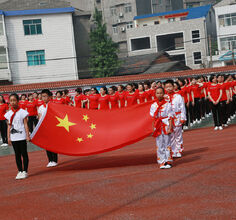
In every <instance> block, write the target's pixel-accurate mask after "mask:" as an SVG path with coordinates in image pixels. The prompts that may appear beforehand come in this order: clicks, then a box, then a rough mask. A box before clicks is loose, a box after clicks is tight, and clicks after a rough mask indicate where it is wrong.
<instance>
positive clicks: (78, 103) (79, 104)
mask: <svg viewBox="0 0 236 220" xmlns="http://www.w3.org/2000/svg"><path fill="white" fill-rule="evenodd" d="M75 92H76V94H75V97H74V106H75V107H76V108H83V100H85V96H84V94H83V91H82V89H81V88H80V87H78V88H77V89H76V90H75Z"/></svg>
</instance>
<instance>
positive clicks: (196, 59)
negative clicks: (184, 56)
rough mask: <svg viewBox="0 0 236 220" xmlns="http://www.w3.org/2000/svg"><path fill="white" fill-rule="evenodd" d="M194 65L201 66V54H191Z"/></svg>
mask: <svg viewBox="0 0 236 220" xmlns="http://www.w3.org/2000/svg"><path fill="white" fill-rule="evenodd" d="M193 58H194V64H201V63H202V54H201V52H194V53H193Z"/></svg>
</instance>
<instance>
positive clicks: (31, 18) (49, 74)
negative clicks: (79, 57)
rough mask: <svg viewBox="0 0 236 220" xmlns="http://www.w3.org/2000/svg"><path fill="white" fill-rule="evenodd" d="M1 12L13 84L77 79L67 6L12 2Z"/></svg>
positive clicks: (55, 1)
mask: <svg viewBox="0 0 236 220" xmlns="http://www.w3.org/2000/svg"><path fill="white" fill-rule="evenodd" d="M0 9H1V10H2V11H3V13H2V14H3V20H4V26H5V33H6V39H7V40H6V42H5V45H6V54H8V57H9V63H10V64H9V70H10V77H9V79H10V80H11V81H12V82H13V84H22V83H33V82H45V81H46V82H47V81H49V82H50V81H58V80H76V79H78V71H77V62H76V52H75V41H74V30H73V20H72V13H73V12H74V8H72V7H70V5H69V3H67V2H64V1H60V0H44V1H39V0H31V1H27V0H13V1H12V0H11V1H7V2H5V3H2V4H0ZM2 43H4V41H2ZM8 57H6V58H5V59H8Z"/></svg>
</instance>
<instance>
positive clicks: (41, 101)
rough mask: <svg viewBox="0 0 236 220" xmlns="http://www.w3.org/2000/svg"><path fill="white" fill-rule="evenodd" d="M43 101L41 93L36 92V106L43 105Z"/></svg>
mask: <svg viewBox="0 0 236 220" xmlns="http://www.w3.org/2000/svg"><path fill="white" fill-rule="evenodd" d="M43 103H44V101H43V100H42V93H39V94H38V99H37V106H38V107H40V106H41V105H43Z"/></svg>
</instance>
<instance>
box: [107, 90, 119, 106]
mask: <svg viewBox="0 0 236 220" xmlns="http://www.w3.org/2000/svg"><path fill="white" fill-rule="evenodd" d="M108 94H109V102H110V109H117V108H119V96H118V95H117V93H116V87H115V86H112V87H110V88H109V89H108Z"/></svg>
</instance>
